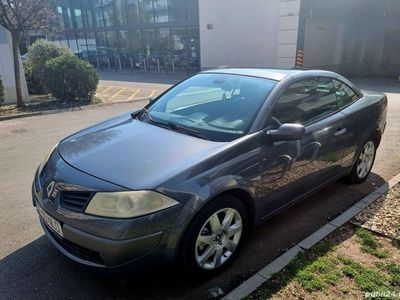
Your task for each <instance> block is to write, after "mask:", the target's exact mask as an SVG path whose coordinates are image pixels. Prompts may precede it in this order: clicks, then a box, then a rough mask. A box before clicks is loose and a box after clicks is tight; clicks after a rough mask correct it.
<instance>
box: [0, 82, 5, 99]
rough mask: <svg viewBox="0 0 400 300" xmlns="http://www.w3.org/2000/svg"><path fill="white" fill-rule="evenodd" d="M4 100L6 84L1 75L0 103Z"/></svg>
mask: <svg viewBox="0 0 400 300" xmlns="http://www.w3.org/2000/svg"><path fill="white" fill-rule="evenodd" d="M3 101H4V85H3V81H2V80H1V76H0V103H1V102H3Z"/></svg>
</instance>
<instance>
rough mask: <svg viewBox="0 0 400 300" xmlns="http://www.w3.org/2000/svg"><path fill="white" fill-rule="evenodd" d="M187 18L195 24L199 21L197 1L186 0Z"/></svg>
mask: <svg viewBox="0 0 400 300" xmlns="http://www.w3.org/2000/svg"><path fill="white" fill-rule="evenodd" d="M186 5H187V6H186V7H187V20H188V21H191V22H193V23H195V24H198V23H199V1H198V0H187V3H186Z"/></svg>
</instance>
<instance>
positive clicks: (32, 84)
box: [22, 59, 46, 94]
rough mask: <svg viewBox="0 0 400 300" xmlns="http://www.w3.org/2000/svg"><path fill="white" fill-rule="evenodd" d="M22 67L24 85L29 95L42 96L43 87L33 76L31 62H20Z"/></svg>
mask: <svg viewBox="0 0 400 300" xmlns="http://www.w3.org/2000/svg"><path fill="white" fill-rule="evenodd" d="M22 64H23V66H24V72H25V79H26V84H27V86H28V91H29V93H30V94H44V93H45V92H46V90H45V88H44V86H43V85H42V84H41V83H40V81H39V79H37V78H36V76H35V75H34V74H33V68H32V63H31V61H30V60H29V59H28V60H25V61H23V62H22Z"/></svg>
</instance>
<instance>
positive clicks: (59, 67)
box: [44, 55, 99, 101]
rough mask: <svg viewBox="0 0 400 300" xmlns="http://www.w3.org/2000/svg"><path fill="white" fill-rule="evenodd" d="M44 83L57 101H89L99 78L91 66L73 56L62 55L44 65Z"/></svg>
mask: <svg viewBox="0 0 400 300" xmlns="http://www.w3.org/2000/svg"><path fill="white" fill-rule="evenodd" d="M44 82H45V87H46V88H47V89H48V90H49V92H50V93H52V94H53V96H54V97H56V98H58V99H61V100H67V101H73V100H90V99H91V98H92V97H93V95H94V94H95V92H96V89H97V84H98V82H99V77H98V76H97V72H96V70H95V69H94V67H93V66H92V65H91V64H89V63H87V62H85V61H83V60H80V59H79V58H77V57H76V56H74V55H63V56H60V57H58V58H54V59H51V60H49V61H48V62H47V63H46V65H45V68H44Z"/></svg>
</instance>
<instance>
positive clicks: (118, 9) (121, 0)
mask: <svg viewBox="0 0 400 300" xmlns="http://www.w3.org/2000/svg"><path fill="white" fill-rule="evenodd" d="M114 5H115V22H116V25H126V7H125V0H114Z"/></svg>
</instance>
